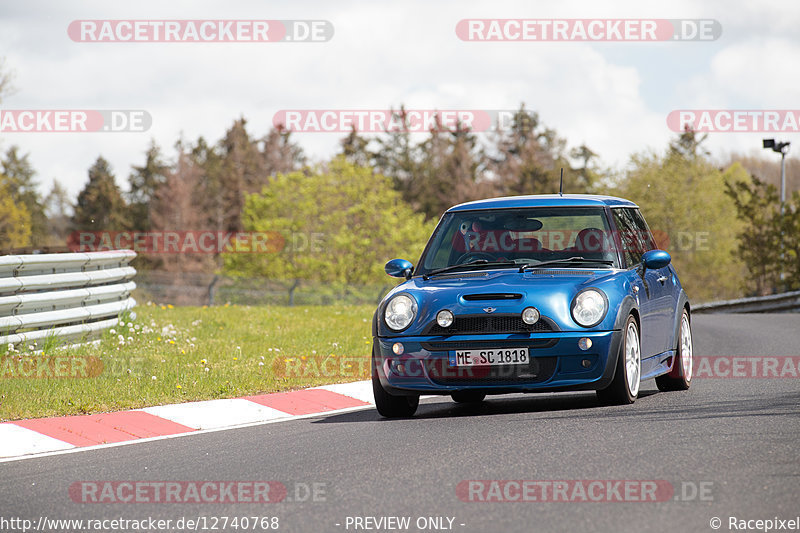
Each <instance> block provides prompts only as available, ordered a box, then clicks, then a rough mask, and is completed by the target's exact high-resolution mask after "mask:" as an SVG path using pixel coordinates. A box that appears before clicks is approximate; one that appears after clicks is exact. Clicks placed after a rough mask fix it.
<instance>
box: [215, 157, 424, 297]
mask: <svg viewBox="0 0 800 533" xmlns="http://www.w3.org/2000/svg"><path fill="white" fill-rule="evenodd" d="M243 225H244V228H245V229H246V230H247V231H254V232H278V233H279V234H280V235H281V236H282V239H283V242H284V246H283V248H282V250H281V251H280V252H278V253H263V254H256V253H249V254H236V253H228V254H224V264H225V266H224V271H225V272H226V273H228V274H232V275H238V276H260V277H266V278H270V279H273V280H284V281H286V282H288V284H289V290H290V292H291V291H292V290H293V288H296V287H297V285H298V284H299V283H301V282H303V281H317V282H325V283H335V284H341V285H364V284H370V283H382V282H383V281H384V280H385V276H386V274H385V273H384V272H383V265H384V264H385V263H386V261H388V260H389V259H392V258H393V257H410V258H416V257H419V255H420V253H421V252H422V248H423V246H424V245H425V242H426V240H427V237H428V235H429V234H430V231H431V230H432V227H431V226H430V225H428V224H426V223H425V222H424V219H423V217H422V215H419V214H416V213H414V212H413V211H412V210H411V208H410V207H409V206H408V205H406V204H405V203H404V202H403V201H402V198H401V196H400V194H399V193H398V192H397V191H395V190H394V189H393V188H392V185H391V181H390V180H389V179H388V178H386V177H385V176H382V175H380V174H374V173H373V172H372V170H371V169H369V168H365V167H359V166H355V165H352V164H351V163H348V162H347V161H345V160H344V158H343V157H341V156H339V157H337V158H335V159H334V160H333V161H331V162H330V163H328V164H327V165H326V166H324V167H316V168H307V169H305V170H303V171H296V172H291V173H288V174H278V175H277V176H275V178H274V179H273V181H272V182H271V183H270V185H269V186H268V187H264V189H262V191H261V193H260V194H250V195H248V196H247V201H246V205H245V210H244V213H243Z"/></svg>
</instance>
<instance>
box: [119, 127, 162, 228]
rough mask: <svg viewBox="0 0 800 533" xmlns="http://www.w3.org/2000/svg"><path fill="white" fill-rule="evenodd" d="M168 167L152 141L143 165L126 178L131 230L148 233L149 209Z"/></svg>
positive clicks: (159, 150)
mask: <svg viewBox="0 0 800 533" xmlns="http://www.w3.org/2000/svg"><path fill="white" fill-rule="evenodd" d="M167 172H169V165H168V164H167V163H166V162H165V161H164V160H163V158H162V156H161V148H159V147H158V145H157V144H156V142H155V141H154V140H153V141H151V142H150V147H149V148H148V149H147V153H146V155H145V162H144V165H142V166H140V167H137V166H134V167H133V172H131V174H130V175H129V177H128V183H129V186H130V192H129V193H128V210H129V213H130V215H129V219H130V224H131V229H133V230H136V231H149V230H150V227H151V225H152V223H151V219H150V209H151V203H152V201H153V197H154V196H155V193H156V190H157V189H158V188H159V186H160V185H161V184H162V183H164V182H165V181H166V174H167Z"/></svg>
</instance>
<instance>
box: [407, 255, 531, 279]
mask: <svg viewBox="0 0 800 533" xmlns="http://www.w3.org/2000/svg"><path fill="white" fill-rule="evenodd" d="M508 265H516V262H514V261H511V260H510V259H506V260H504V261H489V260H488V259H476V260H475V261H470V262H469V263H461V264H460V265H450V266H446V267H444V268H437V269H436V270H431V271H430V272H428V273H427V274H424V275H423V276H422V279H424V280H426V281H427V280H428V278H430V277H431V276H435V275H436V274H444V273H445V272H452V271H454V270H461V269H464V268H466V269H470V268H474V267H493V266H508Z"/></svg>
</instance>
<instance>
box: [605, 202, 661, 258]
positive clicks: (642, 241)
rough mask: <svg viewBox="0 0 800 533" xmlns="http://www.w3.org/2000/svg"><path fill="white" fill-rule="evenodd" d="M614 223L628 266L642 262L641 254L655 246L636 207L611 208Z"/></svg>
mask: <svg viewBox="0 0 800 533" xmlns="http://www.w3.org/2000/svg"><path fill="white" fill-rule="evenodd" d="M611 212H612V213H613V216H614V223H615V224H616V225H617V232H618V233H619V241H620V245H621V247H622V255H623V257H624V258H625V263H626V265H627V266H628V268H630V267H632V266H635V265H638V264H639V263H641V262H642V255H643V254H644V253H645V252H646V251H648V250H652V249H653V248H655V243H654V242H653V237H652V236H651V235H650V230H648V229H647V224H646V223H645V222H644V219H643V218H642V217H641V215H640V214H639V213H638V211H637V210H636V209H632V208H622V209H619V208H617V209H612V211H611Z"/></svg>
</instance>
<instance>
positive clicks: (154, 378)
mask: <svg viewBox="0 0 800 533" xmlns="http://www.w3.org/2000/svg"><path fill="white" fill-rule="evenodd" d="M150 379H152V380H153V381H155V380H157V379H158V378H157V377H155V376H153V377H152V378H150Z"/></svg>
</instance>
